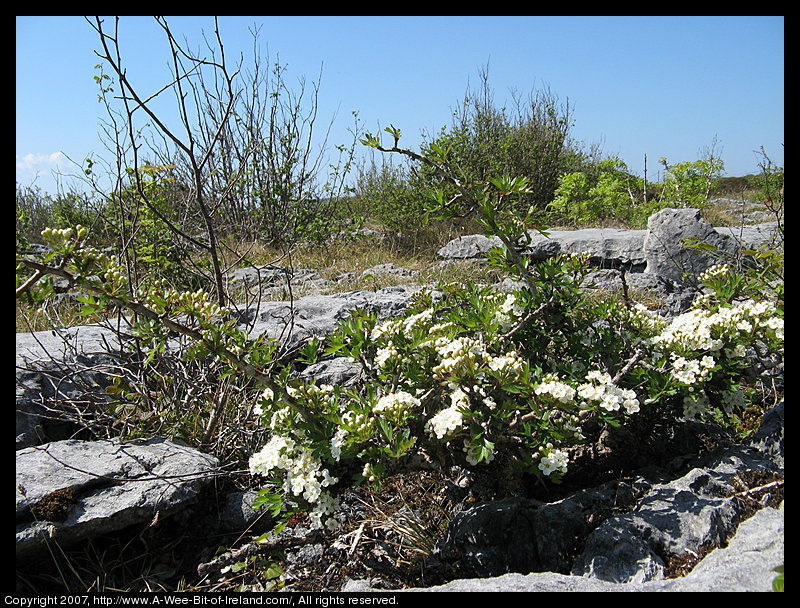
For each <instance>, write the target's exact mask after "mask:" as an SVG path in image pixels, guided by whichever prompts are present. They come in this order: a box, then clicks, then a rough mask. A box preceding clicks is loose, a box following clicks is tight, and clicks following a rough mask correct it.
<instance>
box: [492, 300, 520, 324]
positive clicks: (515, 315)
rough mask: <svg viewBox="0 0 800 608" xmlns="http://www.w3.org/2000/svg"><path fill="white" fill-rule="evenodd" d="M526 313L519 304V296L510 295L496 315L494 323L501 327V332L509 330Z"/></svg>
mask: <svg viewBox="0 0 800 608" xmlns="http://www.w3.org/2000/svg"><path fill="white" fill-rule="evenodd" d="M524 312H525V309H524V308H522V306H520V305H519V304H517V296H516V295H515V294H513V293H510V294H508V295H507V296H506V299H505V301H504V302H503V303H502V304H501V305H500V306H499V307H498V309H497V311H496V312H495V313H494V321H495V322H496V323H497V324H498V325H499V326H500V329H501V330H507V329H510V328H511V327H512V326H513V325H514V323H516V322H517V319H519V317H521V316H522V313H524Z"/></svg>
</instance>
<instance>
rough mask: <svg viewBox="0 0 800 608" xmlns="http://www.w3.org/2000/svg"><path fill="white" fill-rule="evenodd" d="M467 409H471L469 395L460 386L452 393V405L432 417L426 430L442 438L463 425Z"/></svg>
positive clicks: (426, 425)
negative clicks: (464, 413)
mask: <svg viewBox="0 0 800 608" xmlns="http://www.w3.org/2000/svg"><path fill="white" fill-rule="evenodd" d="M465 410H467V411H468V410H469V397H468V396H467V394H466V393H465V392H464V391H462V390H461V389H460V388H458V389H456V390H454V391H453V392H452V393H451V394H450V407H448V408H446V409H443V410H441V411H440V412H438V413H437V414H435V415H434V416H433V417H431V418H430V419H429V420H428V422H427V423H426V424H425V430H426V431H427V432H428V434H429V435H431V436H435V437H436V438H437V439H442V438H443V437H446V436H447V435H449V434H450V433H452V432H454V431H456V430H458V429H460V428H461V427H462V425H463V424H464V415H463V412H464V411H465Z"/></svg>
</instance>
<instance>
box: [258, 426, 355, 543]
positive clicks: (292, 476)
mask: <svg viewBox="0 0 800 608" xmlns="http://www.w3.org/2000/svg"><path fill="white" fill-rule="evenodd" d="M249 466H250V473H251V474H252V475H268V474H269V473H270V472H271V471H272V470H273V469H278V470H280V471H282V472H283V474H284V475H285V479H284V482H283V490H284V491H285V492H286V493H287V494H288V493H291V494H293V495H294V496H301V497H302V498H303V499H304V500H305V501H306V502H308V503H309V504H313V505H314V507H313V509H312V510H311V512H310V513H309V516H310V517H311V521H312V527H315V528H320V527H322V526H323V524H324V525H325V526H327V527H328V528H329V529H335V528H336V527H337V526H338V522H337V521H336V519H335V518H333V517H332V515H333V514H334V513H335V512H336V511H337V510H338V508H339V505H338V501H337V500H336V499H334V498H333V497H331V496H330V495H328V494H327V493H326V492H325V491H324V490H323V488H325V487H327V486H330V485H332V484H334V483H336V482H337V481H338V479H336V478H335V477H331V475H330V472H329V471H328V469H323V468H322V464H321V463H320V461H319V459H318V458H316V457H315V456H314V455H313V453H312V451H311V450H310V449H308V448H307V447H305V446H303V445H301V444H299V443H298V442H296V441H295V440H294V439H292V438H291V437H285V436H281V435H273V437H272V438H271V439H270V440H269V441H268V442H267V444H266V445H265V446H264V447H263V448H262V449H261V450H260V451H259V452H256V453H255V454H253V455H252V456H251V457H250V461H249Z"/></svg>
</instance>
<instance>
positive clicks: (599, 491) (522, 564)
mask: <svg viewBox="0 0 800 608" xmlns="http://www.w3.org/2000/svg"><path fill="white" fill-rule="evenodd" d="M645 489H646V484H642V483H641V482H637V483H636V484H634V485H631V484H628V483H625V482H617V481H612V482H608V483H606V484H603V485H601V486H599V487H597V488H590V489H587V490H583V491H580V492H576V493H574V494H572V495H570V496H569V497H567V498H565V499H563V500H559V501H557V502H553V503H543V502H541V501H538V500H532V499H525V498H518V497H509V498H505V499H503V500H499V501H493V502H489V503H483V504H480V505H477V506H475V507H472V508H470V509H468V510H467V511H463V512H461V513H459V514H458V515H456V517H455V519H454V520H453V522H452V523H451V524H450V526H449V528H448V532H447V535H446V536H445V538H444V539H443V541H442V542H440V543H439V544H438V545H437V547H436V549H435V550H434V552H433V553H432V555H431V556H430V558H429V560H428V563H427V565H426V576H428V577H433V578H436V577H442V576H447V575H448V573H450V574H452V573H457V574H458V576H459V577H486V576H497V575H499V574H503V573H505V572H524V573H527V572H543V571H553V572H565V573H566V572H568V571H569V569H570V567H571V565H572V561H573V559H574V555H575V553H576V552H577V551H578V550H579V548H580V545H581V544H582V541H583V539H584V538H585V537H586V535H587V534H588V532H589V530H590V529H591V528H590V526H589V524H588V523H587V522H588V521H590V519H591V518H590V516H593V515H595V514H596V513H598V512H605V511H609V510H612V509H619V508H625V507H632V506H633V504H635V501H636V499H637V497H638V496H639V495H640V494H641V493H642V492H643V491H645Z"/></svg>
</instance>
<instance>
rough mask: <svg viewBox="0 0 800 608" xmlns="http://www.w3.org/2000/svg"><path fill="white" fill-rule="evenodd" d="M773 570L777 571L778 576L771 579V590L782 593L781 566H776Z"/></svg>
mask: <svg viewBox="0 0 800 608" xmlns="http://www.w3.org/2000/svg"><path fill="white" fill-rule="evenodd" d="M773 572H777V573H778V576H776V577H775V580H773V581H772V590H773V591H775V592H776V593H783V566H782V565H781V566H778V567H777V568H775V569H773Z"/></svg>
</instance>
